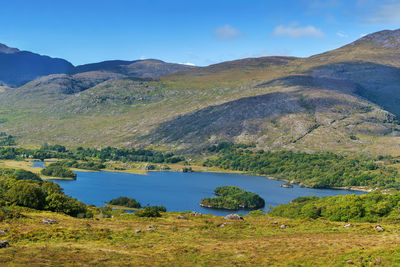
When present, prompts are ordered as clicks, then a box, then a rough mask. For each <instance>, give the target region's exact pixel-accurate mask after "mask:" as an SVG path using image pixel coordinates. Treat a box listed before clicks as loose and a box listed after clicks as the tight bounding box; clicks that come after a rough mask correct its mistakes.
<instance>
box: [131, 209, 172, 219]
mask: <svg viewBox="0 0 400 267" xmlns="http://www.w3.org/2000/svg"><path fill="white" fill-rule="evenodd" d="M166 211H167V209H166V208H165V207H164V206H152V207H145V208H144V209H142V210H139V211H137V212H136V213H135V214H136V216H139V217H161V213H160V212H166Z"/></svg>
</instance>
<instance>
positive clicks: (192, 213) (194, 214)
mask: <svg viewBox="0 0 400 267" xmlns="http://www.w3.org/2000/svg"><path fill="white" fill-rule="evenodd" d="M190 215H193V216H201V215H203V214H201V213H200V212H197V211H192V212H191V213H190Z"/></svg>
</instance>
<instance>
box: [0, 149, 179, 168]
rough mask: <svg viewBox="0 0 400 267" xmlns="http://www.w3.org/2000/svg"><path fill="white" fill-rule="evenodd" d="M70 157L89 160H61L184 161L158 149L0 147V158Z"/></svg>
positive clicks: (91, 164)
mask: <svg viewBox="0 0 400 267" xmlns="http://www.w3.org/2000/svg"><path fill="white" fill-rule="evenodd" d="M26 158H35V159H41V160H44V159H52V158H57V159H71V160H81V161H89V162H88V163H82V162H81V163H79V162H74V161H72V162H63V163H61V164H65V165H66V166H67V165H69V164H71V165H76V166H81V167H84V168H101V167H102V166H103V165H101V163H96V162H92V161H94V160H97V161H106V160H113V161H121V162H132V161H138V162H152V163H177V162H180V161H184V158H183V157H181V156H175V155H174V154H173V153H171V152H167V153H162V152H159V151H154V150H149V149H134V148H130V149H125V148H121V149H118V148H113V147H106V148H103V149H94V148H86V149H85V148H83V147H78V148H77V149H76V150H74V151H70V150H67V149H66V148H65V147H64V146H61V145H54V146H50V145H48V144H45V145H43V146H42V147H41V148H40V149H25V148H16V147H0V159H15V160H18V159H26Z"/></svg>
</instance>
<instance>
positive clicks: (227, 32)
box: [213, 24, 243, 41]
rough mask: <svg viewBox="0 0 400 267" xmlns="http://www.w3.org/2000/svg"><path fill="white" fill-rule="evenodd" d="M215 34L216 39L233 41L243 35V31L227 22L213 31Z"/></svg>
mask: <svg viewBox="0 0 400 267" xmlns="http://www.w3.org/2000/svg"><path fill="white" fill-rule="evenodd" d="M213 35H214V37H215V38H216V39H218V40H221V41H232V40H236V39H237V38H239V37H242V36H243V32H241V31H239V30H237V29H235V28H233V27H232V26H231V25H229V24H226V25H224V26H221V27H218V28H216V29H215V30H214V31H213Z"/></svg>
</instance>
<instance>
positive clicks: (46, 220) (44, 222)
mask: <svg viewBox="0 0 400 267" xmlns="http://www.w3.org/2000/svg"><path fill="white" fill-rule="evenodd" d="M42 223H43V224H57V223H58V222H57V221H56V220H52V219H43V220H42Z"/></svg>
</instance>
